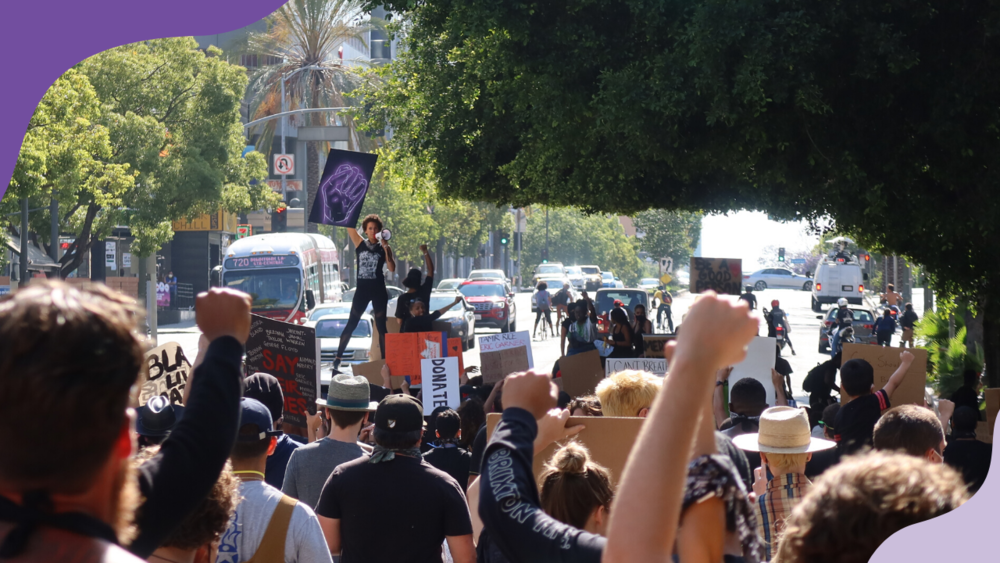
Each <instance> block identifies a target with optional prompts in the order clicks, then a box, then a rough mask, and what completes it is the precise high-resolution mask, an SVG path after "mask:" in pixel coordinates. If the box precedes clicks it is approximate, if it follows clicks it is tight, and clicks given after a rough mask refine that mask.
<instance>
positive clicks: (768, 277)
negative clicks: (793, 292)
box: [743, 268, 813, 291]
mask: <svg viewBox="0 0 1000 563" xmlns="http://www.w3.org/2000/svg"><path fill="white" fill-rule="evenodd" d="M743 285H745V286H746V285H751V286H753V288H754V290H756V291H764V290H765V289H767V288H772V289H801V290H802V291H809V290H811V289H812V286H813V281H812V279H811V278H808V277H806V276H803V275H801V274H796V273H795V272H793V271H791V270H789V269H788V268H764V269H763V270H757V271H756V272H754V273H752V274H744V275H743Z"/></svg>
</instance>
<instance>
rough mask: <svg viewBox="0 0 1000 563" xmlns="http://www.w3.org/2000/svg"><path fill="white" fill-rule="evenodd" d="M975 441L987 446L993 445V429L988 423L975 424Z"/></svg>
mask: <svg viewBox="0 0 1000 563" xmlns="http://www.w3.org/2000/svg"><path fill="white" fill-rule="evenodd" d="M976 439H977V440H979V441H980V442H986V443H987V444H992V443H993V427H992V426H990V423H989V422H983V421H979V422H977V423H976Z"/></svg>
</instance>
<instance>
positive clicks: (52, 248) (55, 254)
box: [49, 190, 62, 277]
mask: <svg viewBox="0 0 1000 563" xmlns="http://www.w3.org/2000/svg"><path fill="white" fill-rule="evenodd" d="M49 215H51V216H52V222H51V225H50V230H49V240H50V242H51V243H50V245H49V256H51V257H52V260H54V261H56V262H59V200H57V199H56V191H55V190H52V200H51V201H50V202H49ZM59 277H62V276H61V275H60V276H59Z"/></svg>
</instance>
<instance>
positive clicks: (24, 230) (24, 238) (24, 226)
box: [17, 197, 28, 287]
mask: <svg viewBox="0 0 1000 563" xmlns="http://www.w3.org/2000/svg"><path fill="white" fill-rule="evenodd" d="M27 284H28V198H26V197H24V198H21V261H20V267H19V268H18V278H17V287H24V286H25V285H27Z"/></svg>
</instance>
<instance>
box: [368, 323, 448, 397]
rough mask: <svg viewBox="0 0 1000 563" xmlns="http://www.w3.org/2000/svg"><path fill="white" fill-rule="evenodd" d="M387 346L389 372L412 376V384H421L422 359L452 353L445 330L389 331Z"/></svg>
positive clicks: (386, 340) (396, 374)
mask: <svg viewBox="0 0 1000 563" xmlns="http://www.w3.org/2000/svg"><path fill="white" fill-rule="evenodd" d="M385 347H386V348H387V349H388V350H389V354H388V356H387V357H386V360H385V361H386V364H388V365H389V372H390V373H392V375H393V376H405V375H408V376H410V384H411V385H420V382H421V379H420V360H428V359H431V358H443V357H447V356H449V355H450V353H449V351H448V349H447V348H448V337H447V335H446V334H445V333H443V332H407V333H403V334H392V333H389V334H386V335H385ZM459 357H461V355H459Z"/></svg>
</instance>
